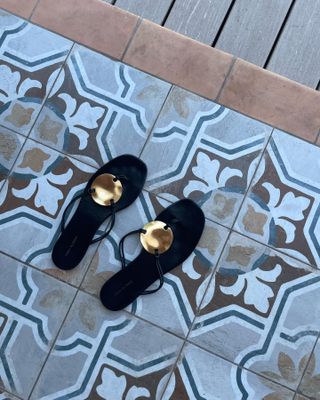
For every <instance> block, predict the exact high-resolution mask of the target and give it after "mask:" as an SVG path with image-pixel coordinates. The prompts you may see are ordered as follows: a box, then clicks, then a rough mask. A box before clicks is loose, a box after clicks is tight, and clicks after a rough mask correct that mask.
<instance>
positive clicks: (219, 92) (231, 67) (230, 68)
mask: <svg viewBox="0 0 320 400" xmlns="http://www.w3.org/2000/svg"><path fill="white" fill-rule="evenodd" d="M237 59H238V57H235V56H234V57H233V58H232V61H231V64H230V66H229V69H228V72H227V74H226V77H225V79H224V81H223V83H222V85H221V88H220V89H219V91H218V94H217V97H216V99H215V101H217V102H219V98H220V96H221V93H222V91H223V89H224V88H225V86H226V84H227V83H228V82H229V77H230V75H231V72H232V70H233V67H234V65H235V63H236V61H237ZM225 107H226V106H225ZM228 108H229V107H228Z"/></svg>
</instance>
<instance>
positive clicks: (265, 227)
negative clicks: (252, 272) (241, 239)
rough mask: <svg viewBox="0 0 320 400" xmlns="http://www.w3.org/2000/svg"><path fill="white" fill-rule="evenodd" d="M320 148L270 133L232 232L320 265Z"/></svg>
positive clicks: (289, 137) (276, 133)
mask: <svg viewBox="0 0 320 400" xmlns="http://www.w3.org/2000/svg"><path fill="white" fill-rule="evenodd" d="M319 157H320V149H319V147H317V146H315V145H312V144H309V143H306V142H304V141H302V140H301V139H298V138H294V137H292V136H290V135H288V134H286V133H284V132H281V131H275V132H274V133H273V135H272V138H271V140H270V142H269V144H268V147H267V151H266V152H265V154H264V157H263V159H262V160H261V163H260V165H259V168H258V169H257V171H256V175H255V177H254V181H253V184H252V186H251V188H250V190H249V193H248V196H247V197H246V200H245V202H244V204H243V207H242V209H241V211H240V213H239V216H238V218H237V221H236V224H235V229H236V230H238V231H240V232H242V233H243V234H245V235H246V236H250V237H252V238H254V239H255V240H258V241H259V242H263V243H266V244H268V245H270V246H273V247H275V248H278V249H279V250H281V251H283V252H285V253H287V254H288V255H291V256H292V257H296V258H298V259H300V260H301V261H303V262H306V263H308V264H311V265H314V266H317V267H318V268H319V265H320V246H319V229H320V224H319V212H320V204H319V201H320V198H319V194H320V164H319Z"/></svg>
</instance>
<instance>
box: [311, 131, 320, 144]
mask: <svg viewBox="0 0 320 400" xmlns="http://www.w3.org/2000/svg"><path fill="white" fill-rule="evenodd" d="M319 138H320V129H319V132H318V134H317V137H316V140H315V141H314V143H312V144H314V145H316V146H317V147H319V146H318V145H317V143H318V141H319Z"/></svg>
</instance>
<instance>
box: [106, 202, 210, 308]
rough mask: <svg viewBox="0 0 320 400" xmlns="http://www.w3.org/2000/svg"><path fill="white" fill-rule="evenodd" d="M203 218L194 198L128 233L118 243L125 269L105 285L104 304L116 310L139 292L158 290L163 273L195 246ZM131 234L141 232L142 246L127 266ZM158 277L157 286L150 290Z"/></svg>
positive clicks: (181, 260)
mask: <svg viewBox="0 0 320 400" xmlns="http://www.w3.org/2000/svg"><path fill="white" fill-rule="evenodd" d="M204 221H205V218H204V215H203V212H202V210H201V209H200V208H199V207H198V206H197V205H196V204H195V203H194V202H193V201H191V200H180V201H178V202H177V203H175V204H172V205H170V206H169V207H168V208H166V209H165V210H164V211H162V212H161V213H160V214H159V215H158V216H157V218H156V220H155V221H152V222H149V223H148V224H146V225H145V226H144V227H143V228H142V229H138V230H135V231H132V232H129V233H128V234H127V235H125V236H124V237H123V238H122V239H121V241H120V243H119V254H120V259H121V264H122V270H121V271H119V272H118V273H116V274H115V275H114V276H113V277H112V278H110V279H109V280H108V281H107V282H106V283H105V284H104V286H103V287H102V289H101V292H100V299H101V301H102V304H103V305H104V306H105V307H106V308H108V309H109V310H113V311H117V310H121V309H123V308H125V307H127V306H128V305H129V304H131V303H132V302H133V301H134V300H135V299H136V298H137V297H138V296H140V295H145V294H151V293H155V292H156V291H158V290H159V289H160V288H161V287H162V285H163V283H164V274H165V273H167V272H169V271H171V270H172V269H173V268H175V267H177V266H178V265H180V264H181V263H182V262H183V261H185V260H186V259H187V258H188V257H189V255H190V254H191V253H192V251H193V250H194V249H195V247H196V245H197V243H198V242H199V239H200V237H201V234H202V232H203V228H204ZM132 234H140V241H141V243H142V246H143V249H142V250H141V253H140V254H139V256H138V257H137V258H136V259H135V260H134V261H132V262H131V263H129V264H128V265H127V266H126V263H125V257H124V249H123V246H124V241H125V239H126V238H127V237H128V236H129V235H132ZM158 279H159V285H158V287H157V288H156V289H149V290H147V288H148V287H149V286H150V285H151V284H152V283H154V282H155V281H156V280H158Z"/></svg>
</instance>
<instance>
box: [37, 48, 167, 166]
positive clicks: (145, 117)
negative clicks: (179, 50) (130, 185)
mask: <svg viewBox="0 0 320 400" xmlns="http://www.w3.org/2000/svg"><path fill="white" fill-rule="evenodd" d="M170 87H171V85H169V84H168V83H166V82H163V81H160V80H159V79H157V78H154V77H152V76H150V75H147V74H145V73H143V72H140V71H138V70H135V69H134V68H131V67H128V66H126V65H124V64H122V63H120V62H116V61H113V60H111V59H109V58H107V57H105V56H102V55H100V54H98V53H95V52H93V51H91V50H88V49H86V48H84V47H81V46H77V47H76V48H75V49H74V50H73V52H72V54H71V56H70V58H69V59H68V63H67V65H66V67H65V69H64V71H63V73H62V74H61V76H60V77H59V79H58V80H57V82H56V84H55V86H54V88H53V91H52V93H51V95H50V97H49V99H48V101H47V102H46V104H45V107H44V109H43V111H42V113H41V115H40V117H39V119H38V121H37V124H36V126H35V127H34V129H33V132H32V137H34V138H36V139H37V140H39V141H41V142H42V143H45V144H48V145H49V146H53V147H55V148H57V149H58V150H63V151H64V152H67V153H69V154H73V155H74V156H75V157H77V158H79V159H81V160H84V161H86V162H88V163H90V164H92V165H100V164H102V163H104V162H106V161H108V160H109V159H110V158H113V157H115V156H117V155H120V154H124V153H131V154H135V155H139V154H140V152H141V150H142V147H143V145H144V143H145V140H146V138H147V136H148V133H149V130H150V127H151V126H152V124H153V122H154V120H155V118H156V117H157V115H158V113H159V110H160V108H161V106H162V104H163V102H164V100H165V98H166V96H167V93H168V91H169V89H170Z"/></svg>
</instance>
